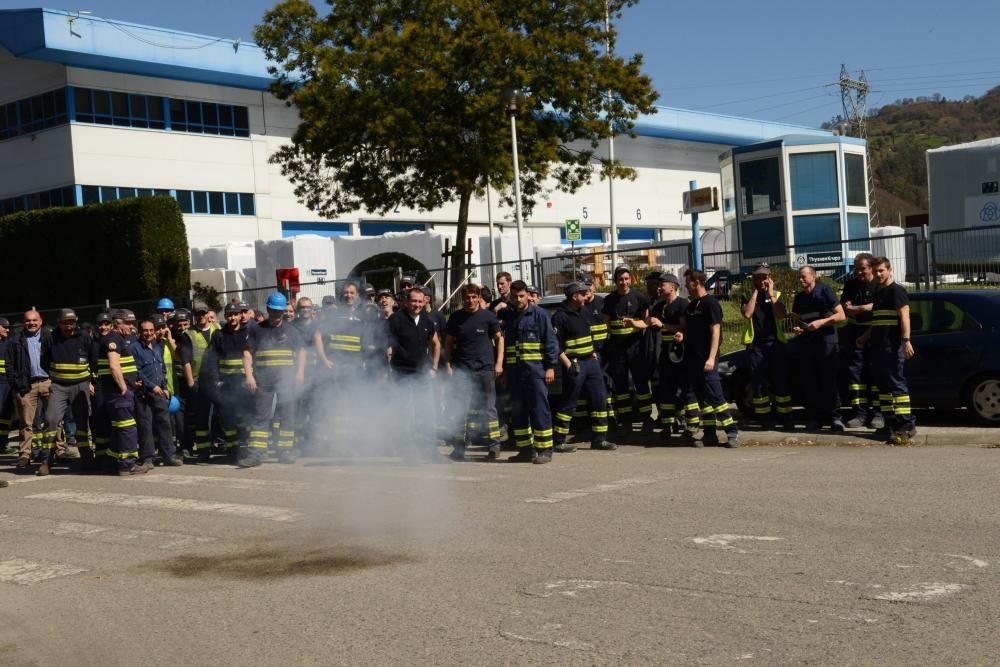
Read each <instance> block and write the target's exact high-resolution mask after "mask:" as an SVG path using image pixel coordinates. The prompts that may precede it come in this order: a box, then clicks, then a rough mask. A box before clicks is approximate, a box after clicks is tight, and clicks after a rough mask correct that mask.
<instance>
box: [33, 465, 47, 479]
mask: <svg viewBox="0 0 1000 667" xmlns="http://www.w3.org/2000/svg"><path fill="white" fill-rule="evenodd" d="M35 474H36V475H38V476H39V477H45V476H46V475H48V474H49V462H48V461H42V462H41V463H39V464H38V470H37V471H36V472H35Z"/></svg>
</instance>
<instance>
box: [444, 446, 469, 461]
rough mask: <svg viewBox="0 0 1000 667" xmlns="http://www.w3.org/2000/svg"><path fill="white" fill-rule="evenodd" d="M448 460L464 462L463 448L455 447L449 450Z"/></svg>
mask: <svg viewBox="0 0 1000 667" xmlns="http://www.w3.org/2000/svg"><path fill="white" fill-rule="evenodd" d="M448 458H449V459H451V460H452V461H464V460H465V446H464V445H461V446H460V445H455V448H454V449H452V450H451V454H449V455H448Z"/></svg>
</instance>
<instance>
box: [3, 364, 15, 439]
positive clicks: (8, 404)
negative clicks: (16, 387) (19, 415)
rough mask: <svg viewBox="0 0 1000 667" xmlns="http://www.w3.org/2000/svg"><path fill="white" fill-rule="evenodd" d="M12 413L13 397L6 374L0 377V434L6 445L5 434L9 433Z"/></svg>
mask: <svg viewBox="0 0 1000 667" xmlns="http://www.w3.org/2000/svg"><path fill="white" fill-rule="evenodd" d="M13 414H14V398H13V396H12V395H11V391H10V383H8V382H7V378H6V376H4V377H3V378H0V436H2V437H3V445H4V447H6V446H7V436H8V434H9V433H10V428H11V426H13V424H12V423H11V416H12V415H13Z"/></svg>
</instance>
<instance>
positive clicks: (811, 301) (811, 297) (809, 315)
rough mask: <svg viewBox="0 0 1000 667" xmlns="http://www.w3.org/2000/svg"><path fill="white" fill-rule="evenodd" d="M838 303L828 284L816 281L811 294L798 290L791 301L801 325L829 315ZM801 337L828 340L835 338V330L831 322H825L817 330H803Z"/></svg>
mask: <svg viewBox="0 0 1000 667" xmlns="http://www.w3.org/2000/svg"><path fill="white" fill-rule="evenodd" d="M838 303H839V302H838V301H837V297H836V296H835V295H834V293H833V290H832V289H830V286H829V285H822V284H820V283H816V286H815V287H813V291H812V293H811V294H806V293H805V292H799V293H798V294H796V295H795V300H794V301H793V302H792V312H793V313H796V314H798V316H799V324H800V326H801V325H802V324H807V323H809V322H815V321H816V320H819V319H822V318H824V317H829V316H830V315H831V314H832V313H833V309H834V308H836V307H837V304H838ZM802 339H803V340H812V341H819V340H822V341H824V342H829V341H832V340H836V339H837V330H836V329H835V328H834V326H833V325H832V324H827V325H826V326H823V327H820V329H819V330H818V331H804V332H803V333H802Z"/></svg>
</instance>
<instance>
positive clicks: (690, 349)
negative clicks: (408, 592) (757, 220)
mask: <svg viewBox="0 0 1000 667" xmlns="http://www.w3.org/2000/svg"><path fill="white" fill-rule="evenodd" d="M613 278H614V282H615V290H614V291H613V292H611V293H609V294H607V295H603V296H602V295H600V294H597V293H596V290H595V285H594V284H593V281H590V280H586V281H583V282H573V283H570V284H569V285H567V286H566V287H565V289H564V292H565V301H564V302H562V303H561V304H560V305H559V306H558V308H557V309H556V310H555V312H554V313H553V314H551V315H550V314H549V312H548V311H546V310H545V309H543V308H541V307H540V306H539V305H538V300H539V291H538V290H537V289H536V288H534V287H532V286H529V285H527V284H525V283H524V282H523V281H519V280H518V281H514V280H512V277H511V276H510V274H507V273H501V274H499V275H498V276H497V290H498V293H497V294H496V296H495V298H494V297H493V294H492V293H491V291H490V290H489V289H488V288H485V287H481V286H478V285H474V284H468V285H465V286H463V287H462V289H461V296H462V304H463V305H462V308H461V309H460V310H456V311H455V312H453V313H451V314H450V316H449V317H448V318H447V319H445V318H444V317H443V316H442V315H441V313H440V312H438V311H437V310H435V309H433V308H431V306H430V303H431V295H430V294H429V292H428V290H426V289H425V288H421V287H420V286H418V285H416V284H415V281H414V280H413V278H412V277H406V278H404V280H403V281H402V287H403V290H402V292H401V293H399V294H393V292H392V291H390V290H381V291H379V292H375V290H373V289H372V290H366V292H370V293H369V294H365V293H362V292H361V290H360V286H359V285H358V284H357V283H355V282H350V281H348V282H346V283H345V284H344V285H343V286H342V288H341V289H340V293H339V295H338V297H336V298H335V297H333V296H328V297H324V298H323V300H322V304H321V307H320V308H316V307H314V304H313V302H312V301H311V300H310V299H308V298H300V299H298V301H297V302H290V301H289V300H288V299H287V298H286V297H285V296H284V295H283V294H282V293H280V292H275V293H273V294H271V295H270V296H269V297H268V299H267V302H266V308H265V310H266V312H262V313H260V314H257V313H255V312H254V311H253V310H252V309H251V308H249V307H248V306H247V305H245V304H242V303H230V304H229V305H227V306H226V307H225V309H224V313H223V314H224V319H225V322H224V323H218V322H217V321H216V315H215V313H214V312H213V311H212V310H210V309H209V308H208V307H207V305H205V304H203V303H196V304H195V305H194V307H193V308H192V311H193V312H189V311H187V310H184V309H177V308H175V307H174V304H173V302H172V301H170V299H161V300H160V301H159V302H158V304H157V312H156V313H154V314H152V315H150V316H149V317H147V318H144V319H142V320H138V321H137V319H136V317H135V314H134V313H132V312H131V311H128V310H116V311H113V312H110V313H101V314H99V315H98V316H97V318H96V320H95V322H94V325H93V328H92V329H91V328H90V327H89V326H81V325H80V324H79V323H78V318H77V316H76V314H75V313H74V311H73V310H71V309H63V310H62V311H61V313H60V315H59V319H58V322H57V326H55V327H54V328H48V327H46V326H44V324H43V321H42V317H41V315H40V314H39V313H38V312H37V311H35V310H29V311H27V312H26V313H25V315H24V326H23V328H22V329H21V331H19V332H18V333H17V334H16V335H14V336H10V323H9V322H8V321H6V320H4V319H2V318H0V431H2V432H3V433H5V434H6V433H7V432H9V431H10V430H11V427H12V425H13V418H14V417H15V416H16V418H17V420H18V423H19V436H20V446H19V450H18V460H17V470H18V472H21V473H31V472H34V473H37V474H39V475H47V474H49V468H50V466H51V465H52V464H53V463H54V462H55V461H57V460H69V461H74V460H76V465H78V467H79V468H80V469H81V470H83V471H93V472H110V473H116V474H118V475H121V476H130V475H139V474H144V473H146V472H149V470H151V469H152V468H153V466H154V461H157V460H158V461H159V462H161V463H162V464H163V465H168V466H175V465H182V464H183V463H184V456H183V454H186V455H187V457H188V458H189V460H193V461H196V462H208V461H210V460H212V457H213V456H218V457H220V460H226V461H228V462H230V463H233V464H236V465H238V466H241V467H247V468H249V467H254V466H257V465H260V463H261V462H262V461H263V460H264V458H265V455H266V454H267V452H268V451H269V450H271V451H273V452H275V453H276V454H277V459H278V461H280V462H286V463H291V462H294V461H295V460H296V459H297V458H298V456H299V455H300V454H301V453H303V452H305V453H309V454H315V453H322V452H323V451H324V448H326V447H329V446H330V445H331V441H336V440H338V439H342V438H350V437H351V436H350V434H351V433H352V432H353V433H356V431H357V427H358V425H357V424H354V423H351V415H352V410H351V408H350V406H351V405H352V401H356V399H357V395H358V393H359V392H361V391H374V392H375V393H374V395H375V396H378V395H380V394H379V392H383V394H382V395H389V392H390V389H389V388H390V387H396V388H402V391H401V392H398V393H396V394H393V396H395V397H396V400H398V401H402V402H403V403H405V405H397V406H394V409H395V410H396V411H397V415H396V416H397V417H398V419H400V420H402V422H403V423H405V424H408V425H409V426H410V428H409V429H408V432H409V433H410V436H411V439H412V440H413V441H414V442H415V443H416V446H417V447H418V449H419V451H418V452H417V453H418V454H419V455H422V456H429V455H430V454H431V453H432V452H433V451H435V447H436V445H437V443H438V440H439V438H443V439H444V440H445V441H446V442H447V443H449V444H450V445H451V446H452V451H451V454H450V457H451V458H452V459H453V460H463V459H465V457H466V451H467V449H469V448H470V447H473V446H481V447H483V448H484V449H485V451H486V456H487V458H488V459H489V460H497V459H498V458H499V457H500V454H501V451H502V442H503V441H504V439H505V438H504V431H506V432H507V437H506V441H507V444H508V446H513V448H514V449H515V450H516V451H517V453H516V455H515V456H513V457H512V458H511V459H510V460H512V461H523V462H533V463H536V464H543V463H548V462H549V461H551V460H552V453H553V451H556V452H571V451H574V450H575V445H574V444H572V443H571V442H570V438H569V435H570V432H571V426H572V425H573V420H574V419H577V421H578V425H579V426H582V425H583V423H584V422H587V426H588V427H589V429H588V430H589V433H590V446H591V448H593V449H599V450H611V449H616V447H617V446H616V445H615V444H614V443H613V442H612V441H611V440H610V439H609V433H611V432H618V433H623V432H628V431H633V430H634V431H639V432H645V433H652V432H654V431H655V430H656V429H658V428H659V429H662V430H661V434H662V435H661V437H662V438H663V439H664V440H665V441H669V440H670V439H671V438H674V437H675V436H676V437H677V439H678V440H679V441H680V442H684V443H687V444H691V445H694V446H703V445H705V444H724V445H726V446H728V447H731V448H732V447H737V446H738V445H739V438H740V434H739V428H738V426H737V424H736V422H735V420H734V419H733V417H732V415H731V414H730V412H729V403H728V401H727V399H726V397H725V395H724V393H723V387H722V382H721V378H720V375H719V355H720V348H721V339H722V320H723V309H722V306H721V304H720V302H719V301H718V300H717V299H716V298H715V296H713V295H712V294H710V293H709V292H708V290H707V289H706V284H705V283H706V276H705V274H704V273H703V272H701V271H699V270H695V269H689V270H688V271H686V272H685V273H684V276H683V287H684V289H685V290H686V292H687V296H686V297H685V296H682V295H681V285H682V279H681V278H678V277H677V276H675V275H673V274H671V273H668V272H665V271H655V272H653V273H651V274H649V275H648V276H646V291H645V292H643V291H641V290H640V289H638V288H637V287H636V286H634V285H633V280H632V272H631V271H630V269H629V268H628V267H625V266H621V267H618V268H616V269H615V270H614V272H613ZM799 282H800V285H801V288H802V289H801V291H800V292H799V293H797V294H796V295H795V297H794V299H793V301H792V305H791V308H790V309H789V308H788V307H787V306H786V304H785V300H784V298H783V296H782V294H781V293H780V292H778V291H776V290H775V287H774V283H773V281H772V280H771V276H770V269H769V267H767V266H766V265H760V266H758V267H757V268H756V269H755V270H754V272H753V276H752V289H750V290H748V292H747V293H746V294H745V295H744V296H743V299H742V314H743V316H744V318H745V320H746V330H745V334H744V337H743V342H744V344H745V345H746V347H747V349H748V351H749V358H750V371H751V377H752V388H753V399H752V403H753V409H754V413H755V416H756V418H757V420H758V421H760V422H761V423H762V424H763V425H765V426H775V425H776V424H777V422H781V423H782V424H783V425H786V426H791V425H792V398H791V395H790V391H789V385H790V383H789V375H788V374H789V372H790V368H791V365H790V362H789V353H788V349H787V344H788V333H789V332H787V331H786V326H785V322H786V320H787V319H788V318H789V317H790V318H791V320H792V322H793V325H794V326H793V327H792V328H791V332H790V333H792V334H795V335H797V336H798V337H799V338H800V341H799V345H800V354H799V357H798V363H797V364H796V365H797V366H798V368H799V369H800V371H801V373H802V377H803V381H802V386H803V389H804V390H805V400H804V403H805V408H806V416H807V424H806V426H807V428H818V427H820V426H821V425H822V424H823V423H824V422H825V423H826V424H827V425H829V426H830V427H831V428H833V429H835V430H840V429H843V428H844V427H845V424H844V422H843V421H842V418H841V413H840V411H839V407H840V406H839V399H838V396H837V390H836V387H837V372H838V368H840V369H841V370H842V371H843V372H844V373H845V374H847V376H848V383H847V386H848V387H849V389H850V392H851V394H850V408H851V414H850V417H849V419H848V421H847V424H846V426H847V427H861V426H864V425H868V426H871V427H874V428H876V429H881V430H884V431H885V434H886V435H887V436H889V437H901V436H906V437H912V435H913V434H914V432H915V429H914V421H913V416H912V414H911V413H910V409H909V396H908V393H907V390H906V383H905V378H904V377H903V372H902V369H903V361H904V360H905V359H907V358H909V357H911V356H912V355H913V347H912V344H911V343H910V339H909V317H908V306H907V297H906V292H905V290H903V289H902V287H900V286H899V285H897V284H896V283H894V282H893V281H892V271H891V265H890V264H889V262H888V260H886V259H885V258H874V257H871V256H869V255H859V256H858V258H857V261H856V265H855V275H854V276H853V277H852V278H851V279H850V280H849V281H848V282H847V284H846V285H845V288H844V290H843V294H842V296H841V298H840V299H839V300H838V299H837V298H836V297H835V296H834V294H833V292H832V290H830V288H829V287H828V286H826V285H823V284H820V283H817V281H816V272H815V271H814V270H813V269H812V268H811V267H803V268H802V269H801V270H800V271H799ZM843 320H846V325H845V326H839V325H840V323H841V322H842V321H843ZM387 383H392V384H391V385H390V384H387ZM442 386H443V387H448V386H452V387H460V389H457V390H455V391H451V392H448V391H441V390H439V389H436V388H435V387H442ZM372 388H374V389H372ZM654 407H655V410H656V413H657V414H656V418H655V419H654V414H653V412H654ZM221 457H224V459H223V458H221ZM431 458H433V457H431ZM36 466H37V467H36Z"/></svg>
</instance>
